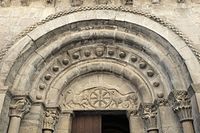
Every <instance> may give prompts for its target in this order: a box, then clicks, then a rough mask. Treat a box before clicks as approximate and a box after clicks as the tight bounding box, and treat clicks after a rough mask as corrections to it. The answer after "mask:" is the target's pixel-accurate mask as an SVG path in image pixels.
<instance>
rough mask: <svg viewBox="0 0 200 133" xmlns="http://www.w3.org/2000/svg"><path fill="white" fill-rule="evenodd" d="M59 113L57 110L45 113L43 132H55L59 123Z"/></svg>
mask: <svg viewBox="0 0 200 133" xmlns="http://www.w3.org/2000/svg"><path fill="white" fill-rule="evenodd" d="M58 116H59V114H58V111H57V110H47V111H45V112H44V121H43V130H52V131H54V129H55V125H56V123H57V121H58Z"/></svg>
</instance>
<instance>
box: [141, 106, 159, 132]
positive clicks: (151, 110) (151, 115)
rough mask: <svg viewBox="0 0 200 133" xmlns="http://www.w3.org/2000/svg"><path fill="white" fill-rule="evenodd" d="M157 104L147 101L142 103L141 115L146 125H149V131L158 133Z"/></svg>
mask: <svg viewBox="0 0 200 133" xmlns="http://www.w3.org/2000/svg"><path fill="white" fill-rule="evenodd" d="M157 108H158V106H157V104H155V103H145V104H143V105H141V111H140V113H141V116H142V119H144V121H145V125H146V126H147V132H148V133H158V126H157V114H158V111H157Z"/></svg>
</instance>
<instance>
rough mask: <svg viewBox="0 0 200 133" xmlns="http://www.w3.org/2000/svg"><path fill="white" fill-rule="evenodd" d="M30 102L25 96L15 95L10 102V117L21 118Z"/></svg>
mask: <svg viewBox="0 0 200 133" xmlns="http://www.w3.org/2000/svg"><path fill="white" fill-rule="evenodd" d="M30 108H31V103H30V101H29V100H28V99H27V98H25V97H16V98H14V99H13V101H12V103H11V104H10V117H20V118H22V117H23V116H24V115H25V114H26V113H28V112H29V111H30Z"/></svg>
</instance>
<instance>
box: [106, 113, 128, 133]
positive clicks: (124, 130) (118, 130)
mask: <svg viewBox="0 0 200 133" xmlns="http://www.w3.org/2000/svg"><path fill="white" fill-rule="evenodd" d="M102 133H130V131H129V122H128V119H127V117H126V115H102Z"/></svg>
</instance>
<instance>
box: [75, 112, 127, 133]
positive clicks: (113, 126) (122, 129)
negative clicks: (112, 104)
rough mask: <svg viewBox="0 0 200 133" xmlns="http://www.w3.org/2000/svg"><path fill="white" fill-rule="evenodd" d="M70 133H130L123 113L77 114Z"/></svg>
mask: <svg viewBox="0 0 200 133" xmlns="http://www.w3.org/2000/svg"><path fill="white" fill-rule="evenodd" d="M72 133H130V130H129V121H128V119H127V116H126V115H125V113H120V114H119V113H112V112H109V113H105V112H104V113H102V112H77V113H75V117H74V118H73V122H72Z"/></svg>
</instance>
